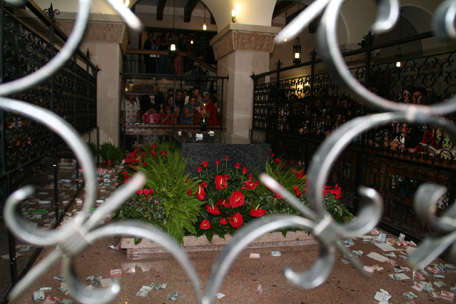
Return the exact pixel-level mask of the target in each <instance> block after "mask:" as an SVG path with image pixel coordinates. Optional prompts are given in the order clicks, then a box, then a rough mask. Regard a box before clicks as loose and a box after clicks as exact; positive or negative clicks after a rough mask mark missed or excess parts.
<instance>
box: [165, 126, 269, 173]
mask: <svg viewBox="0 0 456 304" xmlns="http://www.w3.org/2000/svg"><path fill="white" fill-rule="evenodd" d="M195 134H196V132H182V133H181V135H179V134H178V133H173V134H172V135H171V137H172V138H173V139H174V140H176V141H177V142H178V143H179V144H180V145H181V147H182V157H183V158H184V159H185V158H188V164H187V168H186V170H185V173H186V174H190V176H191V177H199V174H198V172H197V171H196V168H197V167H201V163H202V162H203V161H208V162H209V168H208V169H209V174H211V173H215V172H216V170H217V168H216V165H215V161H216V160H218V161H220V166H219V169H220V170H224V169H225V157H226V156H229V157H230V159H229V161H228V170H230V169H231V170H235V167H234V166H235V164H236V163H240V164H241V170H242V168H247V169H248V173H247V174H250V173H252V174H253V173H254V172H253V170H252V169H255V170H257V171H258V172H260V173H261V172H264V171H265V167H266V162H267V161H268V160H269V159H270V157H271V147H270V145H269V144H264V143H252V142H251V140H250V139H248V138H244V137H237V136H232V135H228V134H226V133H225V132H218V133H215V135H214V136H210V135H209V134H207V133H204V134H203V137H202V138H197V137H195ZM199 134H202V133H199ZM202 173H205V170H203V172H202Z"/></svg>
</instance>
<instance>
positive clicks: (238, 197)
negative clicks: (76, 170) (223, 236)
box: [230, 191, 245, 227]
mask: <svg viewBox="0 0 456 304" xmlns="http://www.w3.org/2000/svg"><path fill="white" fill-rule="evenodd" d="M244 202H245V197H244V194H242V192H241V191H234V192H233V193H232V194H231V195H230V206H231V207H232V208H236V207H240V206H242V205H244ZM233 227H234V226H233Z"/></svg>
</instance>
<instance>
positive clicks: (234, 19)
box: [231, 10, 236, 23]
mask: <svg viewBox="0 0 456 304" xmlns="http://www.w3.org/2000/svg"><path fill="white" fill-rule="evenodd" d="M231 22H233V23H236V10H232V11H231Z"/></svg>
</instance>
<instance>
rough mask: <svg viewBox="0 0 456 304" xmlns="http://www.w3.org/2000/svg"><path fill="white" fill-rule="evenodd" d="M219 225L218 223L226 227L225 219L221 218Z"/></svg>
mask: <svg viewBox="0 0 456 304" xmlns="http://www.w3.org/2000/svg"><path fill="white" fill-rule="evenodd" d="M219 223H220V224H221V225H228V221H227V220H226V218H222V219H221V220H220V221H219Z"/></svg>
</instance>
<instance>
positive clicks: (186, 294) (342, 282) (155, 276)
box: [10, 238, 456, 304]
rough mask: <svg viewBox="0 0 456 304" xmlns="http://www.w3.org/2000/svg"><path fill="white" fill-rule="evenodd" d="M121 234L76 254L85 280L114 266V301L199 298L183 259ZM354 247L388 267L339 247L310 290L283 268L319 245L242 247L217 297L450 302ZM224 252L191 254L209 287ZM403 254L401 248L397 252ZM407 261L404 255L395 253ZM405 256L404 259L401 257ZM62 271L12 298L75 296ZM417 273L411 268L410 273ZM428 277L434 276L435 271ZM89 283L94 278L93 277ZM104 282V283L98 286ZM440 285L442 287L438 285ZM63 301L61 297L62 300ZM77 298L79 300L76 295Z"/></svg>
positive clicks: (449, 280)
mask: <svg viewBox="0 0 456 304" xmlns="http://www.w3.org/2000/svg"><path fill="white" fill-rule="evenodd" d="M119 240H120V238H107V239H103V240H100V241H99V242H97V243H96V244H94V245H93V246H90V247H89V248H87V249H86V250H85V251H83V252H82V253H81V254H79V255H78V257H77V258H76V259H75V260H74V267H75V270H76V272H77V273H78V276H79V278H80V279H81V280H82V281H84V280H85V278H86V277H88V276H90V275H94V274H97V275H100V276H103V277H104V278H109V277H110V271H111V270H112V269H122V275H121V286H122V287H121V288H122V289H121V291H120V293H119V295H118V297H117V298H116V300H115V301H114V302H113V303H120V304H125V303H129V304H132V303H174V302H176V303H196V297H195V293H194V291H193V289H192V286H191V284H190V281H189V280H188V279H187V276H186V274H185V272H184V271H183V269H182V268H181V267H180V266H179V264H178V263H177V262H176V261H175V260H174V259H173V258H172V257H171V256H170V254H168V253H160V254H154V255H149V256H145V257H143V258H142V259H132V258H129V257H128V256H127V254H126V250H113V249H109V248H108V247H109V245H116V244H117V243H118V242H119ZM355 243H356V245H355V246H353V247H351V248H350V249H353V250H362V251H363V252H364V253H365V254H363V255H362V256H361V257H360V260H361V262H363V263H364V264H366V265H373V264H379V265H380V266H382V267H384V270H382V271H380V272H379V271H375V272H374V273H373V275H372V277H371V278H367V279H366V278H364V277H361V276H360V275H359V273H358V272H357V270H355V269H354V267H353V266H352V265H351V264H344V263H343V262H342V261H341V259H342V258H343V256H342V255H341V254H340V253H338V254H337V261H336V263H335V266H334V269H333V272H332V274H331V275H330V277H329V278H328V279H327V280H326V281H325V282H324V283H323V284H322V285H321V286H320V287H318V288H316V289H313V290H310V291H304V290H300V289H299V288H296V287H294V286H292V285H291V284H290V283H288V282H287V280H286V279H285V277H284V276H283V272H282V269H283V267H284V266H289V267H291V268H292V269H293V270H295V271H304V270H306V269H308V268H309V267H310V266H311V265H312V263H313V261H315V259H316V257H317V256H318V254H319V246H318V245H307V246H303V247H283V248H272V249H249V250H245V251H244V252H242V254H241V255H240V256H239V257H238V258H237V259H236V261H235V263H234V264H233V265H232V267H231V269H230V270H229V273H228V275H227V276H226V278H225V279H224V282H223V284H222V287H221V289H220V292H221V293H223V294H224V295H225V296H224V297H223V298H221V299H217V300H216V301H215V303H297V304H303V303H306V304H308V303H360V304H361V303H378V301H376V300H374V296H375V294H376V292H377V291H379V290H380V288H382V289H384V290H386V291H388V292H389V293H390V294H391V296H392V297H391V299H390V303H407V302H408V301H410V299H408V298H405V297H404V296H403V293H404V292H409V291H413V293H414V294H416V295H418V298H417V299H415V301H416V303H449V301H448V300H444V299H437V298H432V297H431V296H430V295H429V294H428V293H427V292H425V291H421V292H419V291H416V290H414V289H412V288H411V286H412V285H413V280H412V279H410V280H405V281H402V282H397V281H395V280H393V279H392V278H390V277H389V276H388V275H389V274H392V273H394V267H393V266H392V265H390V264H388V263H387V262H383V263H380V262H377V261H375V260H373V259H371V258H369V257H367V256H366V254H368V253H370V252H372V251H374V252H378V253H382V251H381V250H380V249H379V248H378V247H376V246H375V245H372V244H367V243H363V242H362V239H357V240H355ZM271 250H274V251H280V252H281V256H278V257H276V256H271ZM51 251H52V248H45V249H44V250H43V251H42V253H41V255H40V256H39V258H38V260H37V262H39V261H41V260H42V259H43V258H44V257H45V256H47V255H48V254H49V253H50V252H51ZM219 253H220V252H219V251H202V252H191V253H188V256H189V258H190V260H191V262H192V264H193V266H194V268H195V269H196V271H197V272H198V276H199V278H200V280H201V285H202V288H203V290H204V289H205V287H206V284H207V282H208V280H209V275H210V271H211V267H212V265H213V264H214V263H215V260H216V258H217V256H218V254H219ZM250 253H259V254H260V258H259V259H251V258H250ZM396 255H397V253H396ZM394 260H396V262H398V263H400V264H401V265H404V263H403V261H404V260H402V259H401V258H397V259H394ZM401 260H402V261H401ZM60 274H61V269H60V266H56V267H55V268H53V269H51V270H50V271H49V272H48V273H46V274H45V276H44V277H42V278H41V279H40V280H38V281H37V282H36V283H35V284H34V285H33V287H32V288H30V290H29V291H28V292H26V293H24V295H23V296H22V297H21V298H19V299H17V300H16V301H14V302H10V303H24V304H27V303H35V302H34V300H33V292H34V291H36V290H39V289H40V287H52V290H50V291H45V295H46V296H47V295H49V294H51V295H53V296H56V297H58V298H60V300H62V299H64V298H66V299H71V297H70V296H69V295H67V296H65V295H64V294H63V293H62V292H61V291H60V290H58V288H59V287H60V283H61V282H59V281H57V280H55V279H53V277H54V276H58V275H60ZM407 275H408V276H409V277H412V275H411V273H407ZM426 280H427V281H430V282H433V281H434V279H433V278H432V277H430V276H427V277H426ZM443 281H444V282H445V283H446V284H447V285H448V287H447V288H443V289H444V290H449V287H450V286H454V283H455V281H456V273H455V272H454V271H453V270H449V271H448V270H447V271H446V273H445V279H444V280H443ZM85 282H87V285H89V284H90V282H89V281H85ZM151 283H166V284H167V287H166V289H160V290H152V291H151V292H149V294H148V295H147V296H146V297H140V296H137V295H136V293H137V292H138V291H139V290H140V288H141V287H142V286H143V285H150V284H151ZM258 285H261V286H262V287H263V292H262V293H261V294H260V293H257V292H256V291H257V288H258ZM98 288H99V287H98ZM434 288H435V289H436V291H438V292H440V288H438V287H436V286H434ZM173 291H177V292H178V299H177V300H176V301H172V300H170V299H168V295H169V293H170V292H173ZM57 303H58V302H57ZM74 303H79V302H76V301H74Z"/></svg>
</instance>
